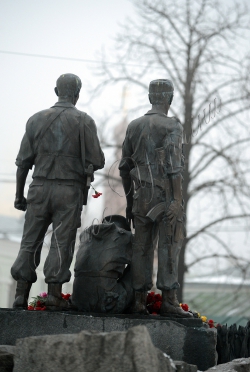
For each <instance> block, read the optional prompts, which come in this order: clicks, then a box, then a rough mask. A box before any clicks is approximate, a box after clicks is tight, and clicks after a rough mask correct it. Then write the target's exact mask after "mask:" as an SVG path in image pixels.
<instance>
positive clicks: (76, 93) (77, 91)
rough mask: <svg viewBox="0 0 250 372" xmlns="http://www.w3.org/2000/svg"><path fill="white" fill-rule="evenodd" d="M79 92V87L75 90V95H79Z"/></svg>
mask: <svg viewBox="0 0 250 372" xmlns="http://www.w3.org/2000/svg"><path fill="white" fill-rule="evenodd" d="M79 93H80V89H79V88H77V90H76V91H75V97H77V96H78V94H79Z"/></svg>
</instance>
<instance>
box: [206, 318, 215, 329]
mask: <svg viewBox="0 0 250 372" xmlns="http://www.w3.org/2000/svg"><path fill="white" fill-rule="evenodd" d="M207 324H208V325H209V328H214V321H213V319H209V321H208V322H207Z"/></svg>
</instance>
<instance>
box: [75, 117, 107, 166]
mask: <svg viewBox="0 0 250 372" xmlns="http://www.w3.org/2000/svg"><path fill="white" fill-rule="evenodd" d="M82 134H83V135H81V151H82V160H83V163H84V165H85V167H86V168H87V167H88V166H89V165H90V164H92V165H93V167H94V170H97V169H102V168H103V167H104V164H105V157H104V154H103V151H102V149H101V146H100V142H99V139H98V136H97V129H96V125H95V122H94V120H93V119H92V118H91V117H90V116H89V115H87V114H85V117H84V127H83V128H82Z"/></svg>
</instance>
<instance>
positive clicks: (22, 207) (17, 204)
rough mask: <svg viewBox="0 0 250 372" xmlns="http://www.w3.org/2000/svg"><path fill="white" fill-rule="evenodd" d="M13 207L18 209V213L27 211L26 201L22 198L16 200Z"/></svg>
mask: <svg viewBox="0 0 250 372" xmlns="http://www.w3.org/2000/svg"><path fill="white" fill-rule="evenodd" d="M14 207H15V208H16V209H19V210H20V211H24V212H25V211H26V209H27V201H26V198H25V197H24V196H23V197H22V198H16V199H15V202H14Z"/></svg>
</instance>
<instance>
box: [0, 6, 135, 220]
mask: <svg viewBox="0 0 250 372" xmlns="http://www.w3.org/2000/svg"><path fill="white" fill-rule="evenodd" d="M0 9H1V13H0V35H1V37H0V52H1V53H0V66H1V89H0V95H1V103H2V104H1V136H0V151H1V152H0V180H1V182H0V188H1V203H0V214H6V215H10V216H19V215H20V214H22V212H19V211H17V210H15V209H14V208H13V201H14V195H15V184H14V183H6V182H3V180H5V181H6V180H14V174H15V171H16V166H15V158H16V155H17V152H18V150H19V145H20V141H21V139H22V136H23V134H24V130H25V124H26V122H27V120H28V118H29V117H30V116H31V115H33V114H34V113H35V112H37V111H40V110H42V109H45V108H47V107H50V106H52V105H53V104H54V103H55V102H56V100H57V97H56V96H55V94H54V86H55V82H56V79H57V78H58V76H59V75H61V74H62V73H67V72H72V73H75V74H77V75H79V76H80V78H81V79H82V83H83V88H82V94H81V97H80V100H79V102H78V104H77V106H78V108H80V109H81V110H83V111H86V112H88V113H90V114H91V115H92V116H93V117H94V119H95V118H96V117H99V116H100V115H101V112H102V110H103V109H104V105H105V104H106V105H107V111H108V110H109V108H108V105H109V103H110V102H111V101H112V100H115V99H118V98H119V99H120V95H121V92H120V91H117V89H118V88H117V89H116V88H114V89H113V90H112V91H111V93H109V96H108V97H107V96H106V95H102V96H101V97H100V98H98V100H96V101H95V102H94V103H93V104H92V106H91V107H86V105H84V103H85V102H86V100H87V96H86V93H85V89H87V87H88V86H89V84H92V85H95V84H96V83H97V78H96V77H95V75H94V70H95V66H96V64H95V63H91V62H81V61H67V60H59V59H53V58H46V59H45V58H37V57H31V56H22V55H15V54H5V53H2V52H5V51H9V52H14V53H27V54H40V55H46V56H57V57H67V58H76V59H85V60H98V56H97V53H98V51H101V49H102V48H105V49H109V48H110V47H111V46H112V39H113V37H114V35H115V34H116V33H117V31H118V28H119V26H118V23H119V22H122V21H123V20H124V19H125V17H126V16H129V15H132V14H133V12H134V8H133V6H132V4H131V3H130V2H129V1H128V0H92V1H87V0H70V1H69V0H60V1H59V0H43V1H34V0H19V1H14V0H8V1H6V0H0ZM110 94H111V95H112V96H110ZM111 98H112V99H111ZM110 111H111V109H110ZM97 124H98V123H97ZM96 202H98V203H99V201H96ZM96 205H97V203H96Z"/></svg>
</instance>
